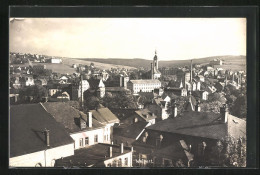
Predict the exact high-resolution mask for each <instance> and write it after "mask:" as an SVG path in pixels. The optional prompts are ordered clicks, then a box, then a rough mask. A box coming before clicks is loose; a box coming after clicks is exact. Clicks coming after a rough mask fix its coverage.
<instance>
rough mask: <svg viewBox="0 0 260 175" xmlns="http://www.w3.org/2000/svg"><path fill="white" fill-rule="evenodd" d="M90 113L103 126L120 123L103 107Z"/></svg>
mask: <svg viewBox="0 0 260 175" xmlns="http://www.w3.org/2000/svg"><path fill="white" fill-rule="evenodd" d="M90 112H92V116H93V117H94V118H95V119H96V120H97V121H99V122H100V123H102V124H107V123H119V119H118V118H117V117H116V116H115V115H114V114H113V113H112V112H111V111H110V110H109V109H108V108H104V107H101V108H97V109H96V110H90Z"/></svg>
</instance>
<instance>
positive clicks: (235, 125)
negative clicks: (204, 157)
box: [148, 111, 246, 139]
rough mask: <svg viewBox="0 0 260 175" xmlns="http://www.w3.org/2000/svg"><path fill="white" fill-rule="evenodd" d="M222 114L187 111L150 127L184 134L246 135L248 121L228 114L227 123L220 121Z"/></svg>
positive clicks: (205, 135)
mask: <svg viewBox="0 0 260 175" xmlns="http://www.w3.org/2000/svg"><path fill="white" fill-rule="evenodd" d="M220 117H221V116H220V114H216V113H213V112H210V113H208V112H196V111H186V112H183V113H182V114H180V115H178V116H177V117H175V118H168V119H166V120H163V121H160V122H158V123H156V124H154V125H151V126H149V127H148V129H151V130H157V131H163V132H169V133H177V134H183V135H190V136H197V137H204V138H210V139H222V138H225V137H226V136H233V137H235V138H239V137H246V122H245V121H244V120H242V119H240V118H237V117H234V116H232V115H230V114H228V121H227V123H222V122H221V121H219V119H220Z"/></svg>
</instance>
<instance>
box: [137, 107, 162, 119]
mask: <svg viewBox="0 0 260 175" xmlns="http://www.w3.org/2000/svg"><path fill="white" fill-rule="evenodd" d="M135 113H136V114H137V115H138V116H140V117H141V118H143V119H144V120H145V121H147V120H151V119H155V118H157V116H156V115H154V116H153V113H152V112H151V111H149V110H148V109H140V110H138V111H135ZM146 115H148V118H146Z"/></svg>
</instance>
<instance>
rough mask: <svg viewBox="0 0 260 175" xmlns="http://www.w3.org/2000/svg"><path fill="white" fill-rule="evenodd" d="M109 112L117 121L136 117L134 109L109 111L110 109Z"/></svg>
mask: <svg viewBox="0 0 260 175" xmlns="http://www.w3.org/2000/svg"><path fill="white" fill-rule="evenodd" d="M110 110H111V112H112V113H113V114H115V115H116V116H117V117H118V119H119V120H124V119H127V118H129V117H131V116H134V115H136V113H135V111H136V109H118V108H113V109H111V108H110Z"/></svg>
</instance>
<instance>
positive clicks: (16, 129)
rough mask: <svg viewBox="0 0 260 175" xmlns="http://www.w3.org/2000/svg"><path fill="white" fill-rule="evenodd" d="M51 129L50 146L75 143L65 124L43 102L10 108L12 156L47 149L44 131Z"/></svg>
mask: <svg viewBox="0 0 260 175" xmlns="http://www.w3.org/2000/svg"><path fill="white" fill-rule="evenodd" d="M45 128H46V129H48V130H50V147H51V148H54V147H58V146H62V145H67V144H70V143H73V142H74V141H73V139H72V138H71V137H70V136H69V134H68V133H67V132H66V130H65V128H64V126H62V125H61V124H59V123H57V122H56V121H55V119H54V118H53V117H52V116H51V115H50V114H49V113H47V112H46V111H45V110H44V108H43V107H42V106H41V104H22V105H15V106H11V108H10V157H16V156H20V155H24V154H29V153H33V152H37V151H42V150H45V149H46V148H47V147H46V143H45V137H44V134H43V133H42V131H44V129H45Z"/></svg>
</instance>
